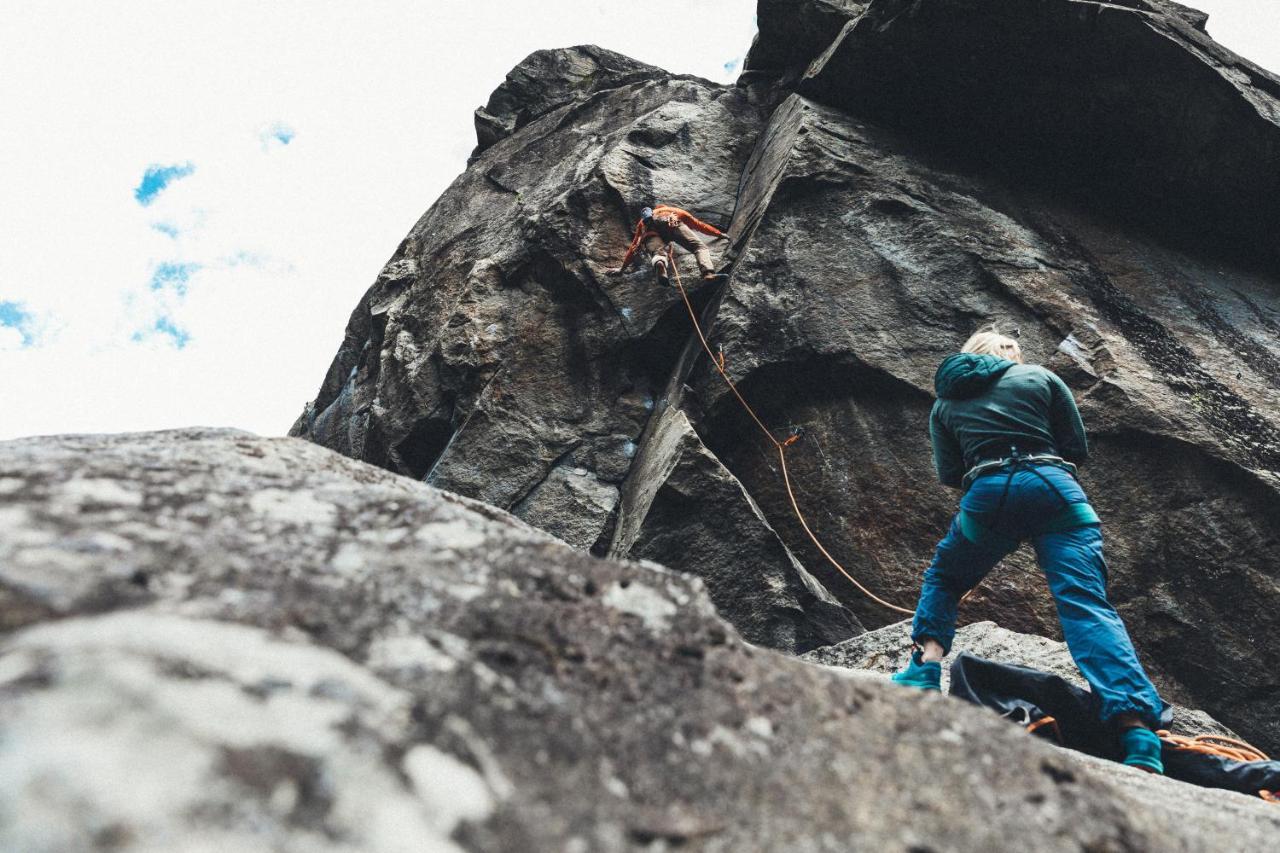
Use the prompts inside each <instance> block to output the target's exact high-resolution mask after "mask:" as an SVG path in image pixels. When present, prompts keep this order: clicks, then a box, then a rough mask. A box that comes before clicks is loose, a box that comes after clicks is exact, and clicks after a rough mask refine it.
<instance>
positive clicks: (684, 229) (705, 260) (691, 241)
mask: <svg viewBox="0 0 1280 853" xmlns="http://www.w3.org/2000/svg"><path fill="white" fill-rule="evenodd" d="M676 242H677V243H679V244H680V245H681V246H682V247H683V248H684V249H686V250H687V251H689V252H692V253H693V259H694V260H695V261H697V262H698V272H700V273H701V274H702V277H703V278H708V277H711V276H714V275H715V274H716V268H715V264H714V263H713V262H712V260H711V247H710V246H708V245H707V244H706V243H704V242H702V240H700V239H699V238H698V235H697V233H696V232H695V231H694V230H693V229H692V228H690V227H689V226H688V225H681V226H680V228H679V229H678V230H677V231H676Z"/></svg>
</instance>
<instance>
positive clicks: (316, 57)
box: [0, 0, 1280, 438]
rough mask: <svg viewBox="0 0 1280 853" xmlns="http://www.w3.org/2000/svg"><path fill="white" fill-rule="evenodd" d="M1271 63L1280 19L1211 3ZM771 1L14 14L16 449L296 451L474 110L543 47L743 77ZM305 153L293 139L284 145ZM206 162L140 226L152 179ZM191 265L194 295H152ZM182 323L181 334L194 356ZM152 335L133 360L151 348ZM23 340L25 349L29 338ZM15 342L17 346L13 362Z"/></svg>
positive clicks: (10, 297) (279, 4)
mask: <svg viewBox="0 0 1280 853" xmlns="http://www.w3.org/2000/svg"><path fill="white" fill-rule="evenodd" d="M1202 5H1204V6H1206V7H1209V11H1211V12H1212V13H1213V15H1214V18H1213V21H1212V22H1211V24H1210V30H1211V32H1213V33H1214V34H1215V35H1216V36H1217V37H1218V38H1220V39H1221V40H1222V41H1223V42H1224V43H1226V44H1228V45H1229V46H1232V47H1234V48H1235V49H1237V50H1240V51H1241V52H1243V53H1245V54H1246V55H1248V56H1250V57H1251V58H1253V59H1254V60H1255V61H1258V62H1260V63H1261V64H1263V65H1267V66H1269V67H1273V68H1275V67H1280V26H1271V27H1270V30H1269V34H1268V35H1265V37H1264V35H1263V34H1264V33H1267V29H1266V28H1265V27H1260V26H1258V24H1259V22H1260V21H1262V20H1264V19H1265V20H1267V21H1270V22H1271V23H1272V24H1273V25H1274V24H1276V23H1277V22H1276V18H1275V15H1276V14H1277V12H1276V10H1274V9H1269V8H1260V7H1265V6H1267V5H1268V4H1258V3H1255V2H1251V0H1206V2H1204V3H1203V4H1202ZM754 8H755V3H754V0H688V2H684V3H680V4H675V5H670V4H668V5H666V6H662V5H659V6H636V5H635V4H626V3H616V2H603V0H543V2H540V3H515V2H510V0H426V2H423V0H395V2H365V3H337V2H303V0H276V2H271V3H262V2H259V0H252V1H251V0H223V2H219V3H199V4H197V3H172V2H156V0H147V1H146V2H119V3H95V4H88V3H83V4H75V5H74V6H68V5H67V4H63V3H57V2H52V0H44V2H41V0H29V2H25V3H8V4H4V5H3V6H2V7H0V80H3V81H4V85H3V92H4V94H3V114H4V116H5V121H4V122H0V186H3V187H4V188H5V204H3V205H0V234H3V235H4V238H3V240H0V302H5V301H12V302H18V303H22V304H23V307H24V310H26V311H28V312H30V313H31V315H32V320H31V326H32V328H35V329H38V339H37V340H36V341H35V342H34V343H35V345H34V346H28V347H23V346H22V343H21V337H22V336H21V333H18V337H17V338H15V332H14V330H13V329H12V327H8V326H3V325H0V438H8V437H13V436H17V435H25V434H33V433H50V432H74V431H117V430H132V429H151V428H159V427H167V426H179V425H187V424H194V423H200V424H210V425H229V426H240V427H244V428H247V429H251V430H254V431H257V432H261V433H264V434H273V433H281V432H283V431H284V430H286V429H287V428H288V427H289V425H290V423H291V422H292V420H293V418H294V417H295V416H296V415H297V414H298V412H299V411H300V410H301V408H302V405H303V403H304V402H305V401H306V400H308V399H310V398H311V397H312V396H313V395H314V393H315V391H316V389H317V388H318V386H319V383H320V381H321V379H322V378H323V375H324V372H325V369H326V368H327V367H328V364H329V360H330V359H331V358H332V357H333V354H334V352H335V351H336V349H337V346H338V343H339V341H340V340H341V337H342V330H343V327H344V325H345V323H346V320H347V317H348V316H349V315H350V312H351V310H352V308H353V307H354V306H355V304H356V301H357V300H358V299H359V296H360V294H361V293H362V292H363V291H364V289H365V288H366V287H367V286H368V284H369V283H370V282H372V280H373V279H374V277H375V276H376V274H377V272H378V270H379V269H380V268H381V266H382V264H383V262H384V261H385V260H386V258H387V257H388V256H389V255H390V254H391V252H392V251H394V249H395V247H396V245H397V244H398V243H399V241H400V239H401V238H402V237H403V236H404V234H405V233H406V232H407V231H408V229H409V227H410V226H411V225H412V224H413V222H414V221H415V220H416V219H417V218H418V217H419V216H420V215H421V214H422V212H423V211H424V210H426V208H427V207H428V205H429V204H430V203H431V202H432V201H433V200H434V199H435V197H436V196H437V195H438V194H439V193H440V192H441V191H442V190H443V189H444V188H445V187H446V186H447V185H448V183H449V182H450V181H451V180H452V179H453V178H454V177H455V176H456V175H457V173H458V172H459V171H461V169H462V168H463V166H464V164H465V160H466V156H467V154H468V153H469V152H470V150H471V147H472V146H473V144H474V134H473V129H472V121H471V112H472V110H473V109H474V108H475V107H476V106H479V105H480V104H482V103H484V102H485V101H486V100H487V98H488V95H489V93H490V92H491V91H492V90H493V88H494V87H495V86H497V85H498V84H499V83H500V82H501V80H502V78H503V76H504V75H505V74H506V72H507V71H509V70H510V69H511V67H512V66H513V65H515V64H516V63H517V62H518V61H519V60H520V59H522V58H523V57H524V56H525V55H527V54H528V53H529V52H531V51H533V50H535V49H538V48H544V47H562V46H566V45H572V44H580V43H595V44H600V45H602V46H604V47H608V48H611V49H613V50H617V51H620V52H622V53H626V54H628V55H631V56H634V57H636V58H637V59H641V60H643V61H646V62H650V63H653V64H655V65H659V66H662V67H665V68H668V69H670V70H672V71H677V72H684V73H693V74H699V75H701V76H704V77H707V78H710V79H714V80H719V81H724V82H727V81H728V80H729V79H731V78H732V77H733V76H734V75H736V73H737V68H738V67H740V64H741V58H742V55H743V53H744V51H745V49H746V46H747V45H748V44H749V43H750V40H751V36H752V32H753V29H754ZM285 136H288V137H289V138H288V141H287V142H286V141H285V140H284V138H283V137H285ZM186 163H190V164H192V165H193V166H194V169H193V170H192V171H191V173H190V174H189V175H186V176H184V177H181V178H180V179H176V180H172V181H170V182H169V183H168V184H167V185H166V186H165V188H164V189H163V190H162V191H161V192H159V193H157V194H156V196H155V198H154V200H153V201H152V203H151V204H150V205H148V206H146V207H143V206H141V205H139V203H138V202H137V201H136V200H135V197H134V191H135V189H136V188H137V187H138V186H139V183H140V181H141V180H142V178H143V175H144V173H145V171H146V170H147V168H148V167H151V166H156V165H158V166H172V165H181V164H186ZM165 263H172V264H192V265H198V268H196V267H193V268H192V269H191V272H190V276H189V279H188V280H187V282H186V285H187V287H186V292H185V294H183V293H180V292H179V289H178V288H175V287H171V286H168V287H162V288H161V289H160V290H158V291H156V290H152V289H151V286H150V284H151V281H152V278H153V276H154V275H155V273H156V271H157V269H158V268H159V265H161V264H165ZM162 320H163V321H166V322H170V323H172V324H173V326H174V327H175V328H177V329H180V330H181V331H183V332H184V333H186V334H188V335H189V336H190V338H189V341H188V342H187V344H186V346H185V347H182V348H178V347H177V346H176V345H175V343H176V341H175V338H174V336H173V335H172V334H166V333H164V332H159V331H157V330H156V323H157V322H160V321H162ZM138 333H142V334H141V335H139V338H140V339H139V340H137V341H134V340H133V339H134V337H135V335H137V334H138ZM15 341H17V343H15ZM15 347H16V348H15Z"/></svg>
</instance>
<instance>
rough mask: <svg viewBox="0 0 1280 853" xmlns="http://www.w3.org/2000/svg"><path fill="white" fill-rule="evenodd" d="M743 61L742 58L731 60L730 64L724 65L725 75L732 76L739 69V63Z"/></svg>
mask: <svg viewBox="0 0 1280 853" xmlns="http://www.w3.org/2000/svg"><path fill="white" fill-rule="evenodd" d="M741 61H742V59H741V58H738V59H730V60H729V61H728V62H726V63H725V64H724V73H725V74H732V73H733V72H734V71H735V70H737V68H738V63H739V62H741Z"/></svg>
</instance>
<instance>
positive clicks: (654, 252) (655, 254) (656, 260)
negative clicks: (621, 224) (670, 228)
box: [644, 234, 669, 284]
mask: <svg viewBox="0 0 1280 853" xmlns="http://www.w3.org/2000/svg"><path fill="white" fill-rule="evenodd" d="M644 248H645V251H646V252H648V253H649V258H650V260H651V262H652V264H653V271H654V273H655V274H656V275H657V276H658V281H659V282H660V283H662V284H666V283H667V276H668V275H669V271H668V270H667V244H666V243H664V242H663V241H662V238H661V237H659V236H658V235H656V234H650V235H649V236H648V237H646V238H645V240H644Z"/></svg>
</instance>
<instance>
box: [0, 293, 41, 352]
mask: <svg viewBox="0 0 1280 853" xmlns="http://www.w3.org/2000/svg"><path fill="white" fill-rule="evenodd" d="M33 319H35V318H33V317H32V316H31V312H30V311H28V310H27V309H26V308H23V307H22V303H21V302H8V301H0V326H8V327H9V328H11V329H17V330H18V332H19V334H21V335H22V345H23V346H24V347H29V346H31V344H33V343H34V342H35V335H33V334H32V332H31V321H32V320H33Z"/></svg>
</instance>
